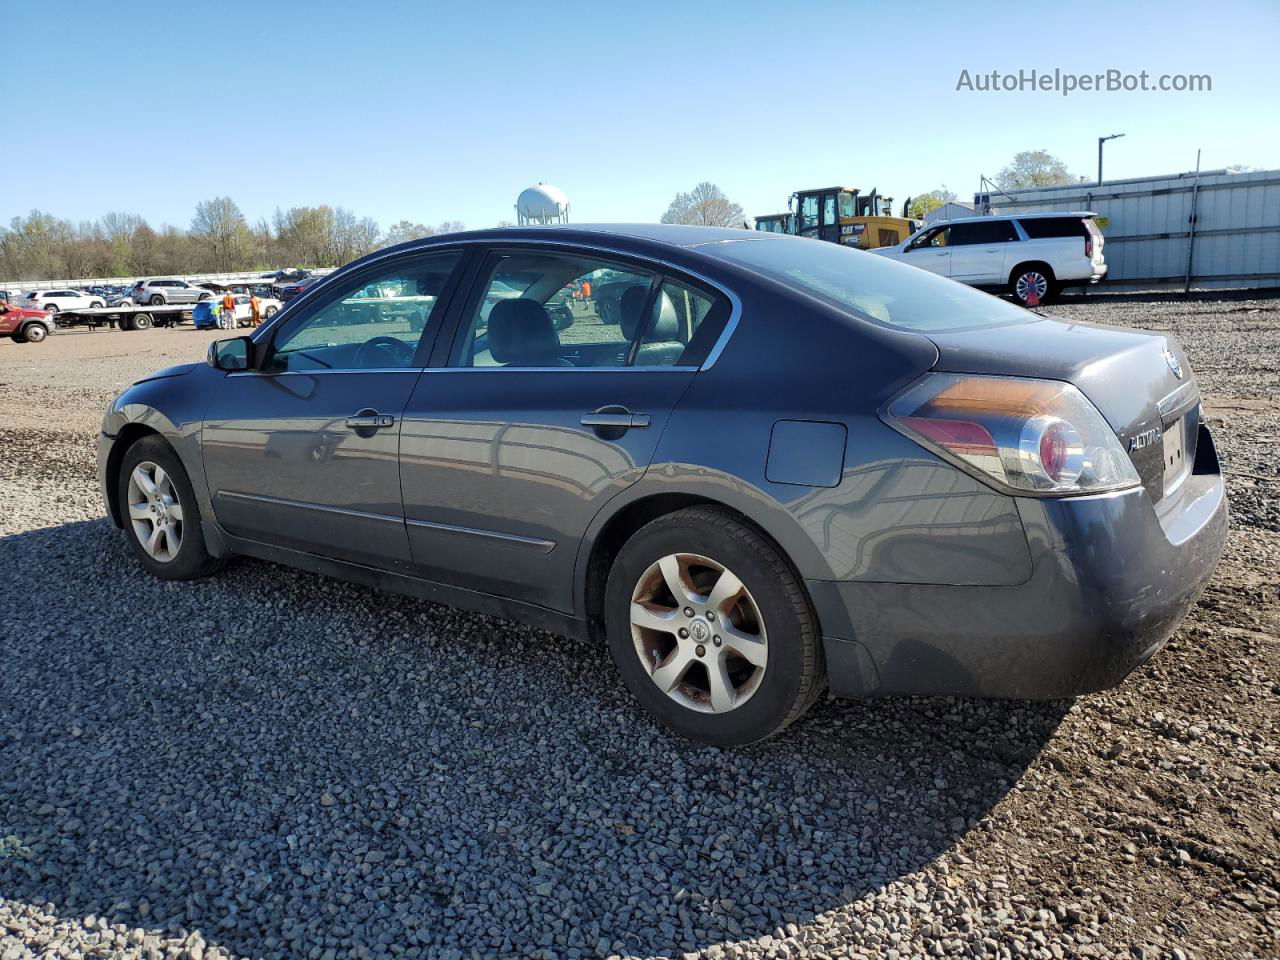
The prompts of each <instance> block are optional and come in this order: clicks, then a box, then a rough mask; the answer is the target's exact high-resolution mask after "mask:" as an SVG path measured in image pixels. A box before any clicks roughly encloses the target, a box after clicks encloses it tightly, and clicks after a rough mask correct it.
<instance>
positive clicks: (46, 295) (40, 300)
mask: <svg viewBox="0 0 1280 960" xmlns="http://www.w3.org/2000/svg"><path fill="white" fill-rule="evenodd" d="M22 299H23V301H24V303H23V306H25V307H26V308H27V309H28V310H48V311H49V312H50V313H57V312H58V311H59V310H83V309H85V308H86V307H105V306H106V304H105V303H104V302H103V300H102V298H101V297H100V296H98V295H97V294H95V293H85V292H84V291H83V290H72V289H71V288H70V287H60V288H59V289H57V290H32V291H31V292H30V293H28V294H27V295H26V296H25V297H23V298H22Z"/></svg>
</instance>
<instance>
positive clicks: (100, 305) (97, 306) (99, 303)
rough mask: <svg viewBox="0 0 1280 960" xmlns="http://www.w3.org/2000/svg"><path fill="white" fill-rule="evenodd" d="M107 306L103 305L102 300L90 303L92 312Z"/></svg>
mask: <svg viewBox="0 0 1280 960" xmlns="http://www.w3.org/2000/svg"><path fill="white" fill-rule="evenodd" d="M105 306H106V304H105V303H103V302H102V301H101V300H92V301H90V302H89V309H90V310H101V309H102V308H103V307H105Z"/></svg>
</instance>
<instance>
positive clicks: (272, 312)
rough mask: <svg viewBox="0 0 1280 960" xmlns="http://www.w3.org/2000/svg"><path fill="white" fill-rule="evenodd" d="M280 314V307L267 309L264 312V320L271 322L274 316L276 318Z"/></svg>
mask: <svg viewBox="0 0 1280 960" xmlns="http://www.w3.org/2000/svg"><path fill="white" fill-rule="evenodd" d="M279 312H280V308H279V307H267V309H265V310H263V311H262V318H263V319H264V320H270V319H271V318H272V317H274V316H275V315H276V314H277V313H279Z"/></svg>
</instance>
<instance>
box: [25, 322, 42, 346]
mask: <svg viewBox="0 0 1280 960" xmlns="http://www.w3.org/2000/svg"><path fill="white" fill-rule="evenodd" d="M47 336H49V331H48V330H47V329H46V328H45V325H44V324H43V323H28V324H27V325H26V326H25V327H23V328H22V340H23V342H26V343H40V342H41V341H42V340H44V338H45V337H47Z"/></svg>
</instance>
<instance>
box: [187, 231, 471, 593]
mask: <svg viewBox="0 0 1280 960" xmlns="http://www.w3.org/2000/svg"><path fill="white" fill-rule="evenodd" d="M461 259H462V254H461V253H460V252H458V251H456V250H455V251H440V252H431V253H427V252H420V253H414V254H406V255H403V256H400V257H397V258H396V259H394V260H392V261H387V262H385V263H384V264H383V265H382V266H374V267H370V268H368V270H365V271H361V272H359V273H356V274H353V275H352V276H351V277H350V278H349V279H348V280H347V281H346V282H343V283H340V284H338V285H337V286H335V288H334V290H333V291H332V292H331V294H330V295H329V296H327V297H324V298H322V299H321V300H319V301H317V302H316V303H315V304H313V305H311V306H310V307H308V308H307V309H305V310H303V311H301V312H296V313H294V315H293V316H291V317H289V318H287V319H285V320H284V321H283V322H282V323H279V324H275V325H273V326H272V327H270V328H267V329H265V330H264V335H263V336H262V337H260V338H259V342H258V343H257V345H256V346H255V360H256V361H257V363H256V364H255V369H253V370H248V371H239V372H235V373H230V374H228V375H227V376H226V377H225V378H224V379H223V380H222V381H221V382H219V384H218V387H217V389H216V390H215V391H214V393H213V396H212V397H211V399H210V405H209V409H208V412H207V413H206V415H205V423H204V427H203V430H202V433H201V442H202V447H203V451H204V463H205V473H206V478H207V480H208V485H209V491H210V495H211V496H212V498H213V507H214V514H215V516H216V517H217V519H218V523H219V524H220V525H221V526H222V527H223V528H224V529H225V530H227V532H229V533H231V534H232V535H233V536H237V537H243V538H246V539H249V540H257V541H262V542H266V543H270V544H274V545H278V546H284V547H288V548H292V549H296V550H301V551H304V552H307V553H312V554H316V555H319V556H325V557H332V558H335V559H340V560H349V561H354V562H359V563H365V564H369V565H372V566H379V567H384V568H389V569H393V568H396V567H397V566H400V565H403V564H405V563H407V562H408V560H409V542H408V536H407V534H406V532H405V524H404V511H403V508H402V505H401V498H400V469H399V464H398V460H397V455H398V449H399V444H400V431H401V423H402V416H403V413H404V409H405V405H406V403H407V402H408V400H409V397H410V395H411V394H412V392H413V386H414V383H415V382H416V381H417V379H418V376H419V374H420V372H421V367H422V363H423V362H424V360H425V355H426V354H425V352H424V351H427V350H429V349H430V346H431V341H433V340H434V337H435V335H436V333H437V331H438V329H439V326H440V322H441V319H440V318H441V316H442V315H443V312H444V310H445V309H446V305H447V302H448V296H449V291H450V290H451V289H452V286H453V285H454V284H455V283H456V278H455V274H456V273H457V268H458V265H459V263H460V261H461ZM375 280H379V281H382V282H385V283H388V284H394V285H395V286H396V287H397V289H400V290H403V291H405V295H404V297H402V298H401V300H400V302H399V303H397V304H396V308H395V309H388V310H383V311H380V312H377V313H375V314H373V315H371V314H370V313H369V312H368V305H367V304H364V303H361V304H360V307H361V309H359V310H356V309H353V306H354V303H353V299H352V298H353V297H354V295H355V294H356V293H357V292H358V291H360V290H362V289H363V288H364V287H365V285H366V284H368V283H370V282H373V281H375Z"/></svg>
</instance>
